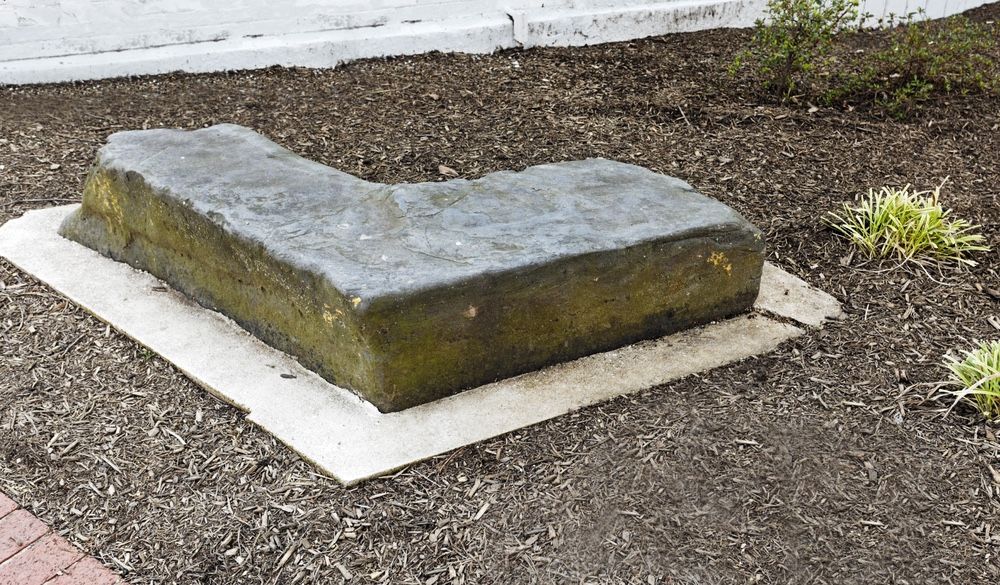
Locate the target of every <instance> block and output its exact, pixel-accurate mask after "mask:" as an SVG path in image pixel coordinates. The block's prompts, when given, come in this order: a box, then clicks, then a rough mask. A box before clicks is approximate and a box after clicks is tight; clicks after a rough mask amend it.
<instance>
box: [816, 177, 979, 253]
mask: <svg viewBox="0 0 1000 585" xmlns="http://www.w3.org/2000/svg"><path fill="white" fill-rule="evenodd" d="M940 194H941V187H940V186H939V187H937V188H936V189H934V190H932V191H911V190H910V187H909V185H907V186H906V187H903V188H902V189H898V188H893V187H883V188H882V189H881V190H879V191H877V192H876V191H875V190H870V191H869V192H868V196H867V197H864V198H863V199H862V200H861V201H860V202H859V204H858V205H850V204H844V207H843V209H842V210H841V212H840V213H835V212H833V213H829V214H828V215H827V216H826V218H825V220H826V222H827V223H828V224H829V225H830V226H831V227H832V228H833V229H834V230H835V231H837V232H838V233H840V234H841V235H843V236H844V237H846V238H848V239H849V240H850V241H851V242H853V243H854V244H855V245H857V246H858V247H859V248H860V249H861V250H862V251H863V252H864V253H865V254H866V255H867V256H868V257H869V258H890V257H897V258H899V259H901V260H903V261H913V262H917V263H922V262H925V261H926V260H927V259H932V260H935V261H939V262H955V263H957V264H958V265H960V266H962V265H966V266H974V265H975V264H976V263H975V262H974V261H973V260H971V259H969V258H967V257H966V255H967V254H968V253H971V252H977V251H986V250H989V247H988V246H986V245H983V244H982V242H983V241H984V238H983V236H982V235H981V234H978V233H976V230H977V227H976V226H974V225H972V224H970V223H969V222H967V221H965V220H963V219H952V218H951V211H950V210H946V209H943V208H942V207H941V204H940Z"/></svg>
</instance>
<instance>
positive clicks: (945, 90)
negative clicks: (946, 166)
mask: <svg viewBox="0 0 1000 585" xmlns="http://www.w3.org/2000/svg"><path fill="white" fill-rule="evenodd" d="M890 28H891V30H890V31H889V43H888V46H887V47H885V48H882V49H879V50H876V51H874V52H873V53H871V54H870V55H869V56H868V57H867V58H866V63H865V65H864V66H863V67H862V68H861V71H860V73H858V74H856V75H855V77H854V79H852V80H851V81H850V82H848V85H851V86H854V87H855V88H861V89H862V90H863V91H864V92H865V93H868V94H869V95H872V96H873V97H874V101H875V103H876V105H878V106H881V107H882V108H884V109H885V110H887V111H889V112H890V113H891V114H893V115H896V116H897V117H906V116H908V115H909V114H911V113H912V112H913V111H914V110H915V109H916V108H917V107H918V106H919V104H920V103H922V102H924V101H927V100H929V99H931V98H933V97H934V96H936V95H953V94H962V95H964V94H969V93H983V92H992V91H995V90H996V89H997V88H998V87H1000V82H998V80H1000V68H998V65H997V60H996V59H995V58H993V57H992V52H993V51H994V50H995V48H996V39H995V37H994V34H993V31H992V29H991V27H990V26H989V25H984V24H979V23H976V22H973V21H971V20H969V19H968V18H967V17H965V16H955V17H952V18H947V19H944V20H940V21H931V20H927V19H926V18H925V15H924V13H923V11H920V12H917V13H911V14H909V15H907V16H906V17H905V18H903V19H900V20H898V21H896V22H890Z"/></svg>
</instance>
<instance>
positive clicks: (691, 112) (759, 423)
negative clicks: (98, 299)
mask: <svg viewBox="0 0 1000 585" xmlns="http://www.w3.org/2000/svg"><path fill="white" fill-rule="evenodd" d="M973 16H974V18H975V19H977V20H980V21H985V20H991V19H997V18H1000V6H998V5H993V6H990V7H986V8H984V9H980V10H978V11H976V12H975V13H973ZM747 38H748V35H747V33H746V32H745V31H729V30H721V31H711V32H702V33H696V34H686V35H674V36H667V37H662V38H654V39H648V40H643V41H637V42H628V43H617V44H610V45H602V46H597V47H590V48H574V49H536V50H528V51H506V52H503V53H499V54H496V55H492V56H464V55H440V54H433V55H427V56H421V57H415V58H399V59H388V60H369V61H362V62H357V63H354V64H351V65H348V66H345V67H341V68H338V69H335V70H328V71H309V70H283V69H274V70H267V71H260V72H246V73H238V74H214V75H167V76H159V77H149V78H141V79H131V80H116V81H104V82H97V83H83V84H73V85H57V86H45V87H25V88H6V89H0V220H6V219H10V218H13V217H16V216H18V215H20V214H21V213H23V212H24V211H26V210H28V209H32V208H37V207H43V206H47V205H56V204H61V203H65V202H73V201H77V200H78V199H79V197H80V187H81V184H82V181H83V178H84V175H85V173H86V171H87V168H88V165H89V164H90V163H91V161H92V160H93V157H94V153H95V150H96V149H97V148H98V147H99V146H100V145H101V144H102V143H103V141H104V140H105V138H106V137H107V135H108V134H109V133H111V132H114V131H116V130H122V129H135V128H148V127H157V126H173V127H184V128H193V127H198V126H203V125H208V124H214V123H217V122H235V123H238V124H243V125H246V126H249V127H252V128H254V129H256V130H258V131H260V132H262V133H264V134H265V135H267V136H269V137H271V138H272V139H274V140H276V141H278V142H279V143H282V144H284V145H285V146H287V147H288V148H291V149H292V150H294V151H296V152H299V153H301V154H303V155H305V156H308V157H311V158H314V159H316V160H319V161H321V162H323V163H325V164H329V165H332V166H334V167H336V168H338V169H341V170H344V171H346V172H349V173H353V174H356V175H359V176H361V177H363V178H365V179H371V180H375V181H383V182H400V181H420V180H435V179H440V178H444V177H441V176H440V175H439V171H438V167H439V165H446V166H447V167H450V168H452V169H455V170H456V171H458V173H460V174H461V176H463V177H476V176H479V175H482V174H484V173H487V172H490V171H495V170H499V169H520V168H524V167H526V166H529V165H532V164H537V163H545V162H552V161H561V160H569V159H579V158H584V157H591V156H602V157H607V158H612V159H617V160H621V161H625V162H630V163H636V164H639V165H643V166H646V167H649V168H651V169H654V170H657V171H660V172H664V173H668V174H671V175H676V176H679V177H681V178H683V179H685V180H687V181H689V182H691V183H692V184H694V185H695V186H696V187H698V188H699V189H700V190H701V191H703V192H704V193H706V194H708V195H711V196H714V197H717V198H719V199H721V200H723V201H725V202H726V203H728V204H730V205H732V206H733V207H735V208H737V209H738V210H739V211H741V212H742V213H744V214H745V215H746V216H747V217H748V218H749V219H750V220H751V221H753V222H755V223H756V224H757V225H758V226H760V227H761V228H762V229H763V230H764V231H765V232H766V235H767V241H768V246H769V250H768V255H769V258H770V260H771V261H773V262H775V263H777V264H779V265H781V266H782V267H784V268H785V269H786V270H789V271H791V272H793V273H795V274H798V275H800V276H801V277H802V278H804V279H806V280H808V281H809V282H810V283H812V284H814V285H816V286H818V287H820V288H822V289H824V290H826V291H828V292H830V293H832V294H834V295H835V296H837V297H838V298H839V299H840V300H841V301H842V302H843V303H844V307H845V309H846V310H847V312H848V316H847V319H846V320H844V321H841V322H837V323H834V324H832V325H830V326H829V327H827V328H826V329H825V330H823V331H819V332H814V333H811V334H809V335H807V336H805V337H803V338H800V339H798V340H795V341H793V342H789V343H786V344H785V345H783V346H781V347H780V348H779V349H778V350H776V351H774V352H773V353H772V354H770V355H767V356H764V357H760V358H756V359H751V360H747V361H744V362H742V363H738V364H735V365H732V366H728V367H724V368H720V369H717V370H714V371H711V372H708V373H705V374H703V375H700V376H692V377H689V378H687V379H685V380H682V381H680V382H677V383H673V384H669V385H666V386H663V387H660V388H655V389H652V390H650V391H648V392H645V393H642V394H641V395H639V396H634V397H629V398H622V399H619V400H616V401H613V402H611V403H608V404H605V405H602V406H599V407H594V408H589V409H587V410H585V411H582V412H580V413H576V414H573V415H568V416H564V417H561V418H559V419H557V420H554V421H551V422H548V423H545V424H540V425H537V426H534V427H532V428H529V429H525V430H523V431H519V432H516V433H513V434H511V435H508V436H505V437H502V438H498V439H495V440H492V441H488V442H486V443H482V444H477V445H474V446H471V447H467V448H465V449H462V450H460V451H458V452H454V453H450V454H448V455H445V456H442V457H439V458H437V459H435V460H431V461H427V462H424V463H421V464H418V465H414V466H412V467H410V468H408V469H406V470H404V471H402V472H400V473H398V474H396V475H394V476H392V477H389V478H385V479H381V480H375V481H371V482H368V483H365V484H363V485H361V486H359V487H355V488H351V489H345V488H343V487H341V486H339V485H338V484H337V483H336V482H335V481H332V480H330V479H328V478H325V477H323V476H321V475H319V474H317V472H316V471H315V470H314V469H313V467H312V466H310V465H309V464H308V463H306V462H304V461H302V460H300V459H299V458H298V457H297V456H296V455H294V454H293V453H291V452H290V451H289V450H288V449H286V448H285V447H283V446H281V445H279V444H276V443H275V441H274V440H273V439H272V438H271V437H270V436H268V435H267V434H265V433H263V432H261V431H260V430H258V429H257V428H255V427H254V426H253V425H251V424H249V423H248V422H246V421H245V420H244V417H243V415H242V414H241V413H240V412H238V411H237V410H235V409H233V408H231V407H229V406H226V405H223V404H220V403H218V402H217V401H215V400H213V399H212V398H211V397H210V396H209V395H208V394H207V393H205V392H204V391H202V390H201V389H200V388H198V387H197V386H195V385H194V384H193V383H191V382H190V381H188V380H187V379H185V378H184V377H183V376H182V375H181V374H179V373H178V372H177V371H176V370H175V369H174V368H172V367H171V366H170V365H168V364H166V363H165V362H163V361H162V360H160V359H159V358H157V357H155V356H153V355H151V354H150V353H149V352H148V351H146V350H145V349H143V348H142V347H140V346H137V345H136V344H134V343H132V342H131V341H129V340H128V339H126V338H125V337H124V336H122V335H120V334H118V333H116V332H114V331H111V330H109V329H108V328H107V327H106V326H105V325H103V324H102V323H100V322H99V321H98V320H97V319H95V318H94V317H92V316H90V315H89V314H87V313H85V312H84V311H83V310H81V309H79V308H78V307H76V306H74V305H72V304H71V303H69V302H68V301H66V300H65V299H64V298H62V297H60V296H59V295H57V294H55V293H53V292H52V291H50V290H49V289H48V288H46V287H45V286H42V285H40V284H39V283H37V282H36V281H34V280H32V279H31V278H30V277H28V276H26V275H25V274H23V273H21V272H19V271H18V270H16V269H15V268H13V267H12V266H11V265H10V264H8V263H5V262H0V490H2V491H4V492H7V493H8V494H10V495H11V496H12V497H14V499H16V500H17V501H19V502H20V503H22V504H23V505H25V506H26V507H28V508H29V509H30V510H32V511H33V512H35V513H36V514H37V515H39V516H40V517H42V518H43V519H44V520H46V521H48V522H50V523H52V524H53V525H54V526H55V527H56V528H57V529H58V530H59V531H61V532H62V533H63V534H65V535H67V537H68V538H70V539H71V540H73V541H74V542H76V543H78V544H80V545H81V546H82V547H84V548H85V549H87V550H88V551H91V552H93V553H94V554H96V555H97V556H98V557H99V558H101V559H102V560H103V561H104V562H105V563H107V564H108V565H109V566H112V567H115V568H116V569H118V570H119V571H121V572H122V573H123V574H124V575H125V576H126V577H127V578H129V579H130V580H132V581H134V582H136V583H173V582H177V583H338V582H340V581H341V580H344V579H350V580H351V582H352V583H367V582H380V583H425V584H428V585H430V584H432V583H463V582H464V583H476V584H480V583H504V584H510V583H640V584H647V583H652V584H656V583H717V582H718V583H742V582H748V583H813V582H815V583H853V582H869V583H946V582H948V583H963V584H970V583H984V584H985V583H990V584H992V583H997V582H1000V560H998V559H1000V442H998V439H997V434H998V433H1000V430H998V428H997V426H996V425H995V424H992V425H991V423H988V422H985V421H984V420H982V419H981V418H980V417H979V416H978V415H976V414H975V413H974V412H973V411H972V410H971V409H969V408H965V407H961V408H959V409H957V410H956V411H955V412H954V413H953V414H952V415H950V416H948V417H941V416H940V415H939V413H938V409H939V407H940V406H942V404H940V403H936V402H934V401H923V400H921V399H920V396H921V395H923V394H926V393H927V391H928V387H925V386H918V387H916V388H915V389H912V390H910V391H909V392H904V391H905V390H906V389H907V388H908V387H910V386H911V385H913V384H923V383H930V382H935V381H939V380H942V379H944V378H945V377H946V376H947V373H946V371H945V370H944V368H943V367H942V366H941V359H942V356H943V355H944V354H945V353H946V352H948V351H949V350H953V349H954V348H968V347H970V346H971V344H972V340H974V339H979V338H981V339H990V338H996V337H997V336H998V335H1000V331H998V329H1000V317H998V315H1000V294H997V293H996V290H995V289H997V288H1000V275H998V270H1000V258H998V254H996V253H992V254H979V255H978V256H977V257H976V259H977V260H979V262H980V264H979V266H977V267H976V268H974V269H972V270H970V271H967V272H957V271H955V270H952V269H942V270H936V269H929V270H923V269H919V268H914V267H910V266H902V267H899V266H896V265H895V264H883V265H879V264H875V263H866V262H863V261H862V259H861V258H859V257H857V256H856V255H852V254H851V253H850V250H849V248H848V247H847V246H846V245H845V243H844V242H843V241H842V240H839V239H838V238H837V237H835V236H834V235H833V234H832V233H831V232H830V231H828V230H827V229H825V228H824V227H823V225H822V223H821V221H820V218H821V215H822V214H823V213H824V212H826V211H828V210H832V209H835V208H837V207H838V206H839V205H840V204H841V203H842V202H845V201H850V200H852V199H853V198H854V197H855V196H856V195H858V194H860V193H863V192H865V191H867V189H868V188H870V187H879V186H881V185H885V184H894V185H902V184H906V183H912V184H913V185H915V186H917V187H920V188H929V187H933V186H936V185H938V184H940V183H941V182H942V181H943V180H944V179H945V178H946V177H947V178H948V182H947V185H946V187H945V189H944V195H943V197H944V203H945V205H947V206H949V207H952V208H953V209H954V210H955V213H956V214H957V215H958V216H961V217H964V218H967V219H969V220H970V221H972V222H974V223H978V224H981V225H982V226H984V227H983V233H984V234H985V235H986V236H987V238H988V240H989V243H990V244H991V245H992V246H993V247H994V249H997V248H1000V100H997V99H996V98H993V97H987V96H969V97H962V98H957V97H956V98H948V99H943V100H939V101H938V102H936V103H934V104H931V105H930V106H929V107H928V108H927V109H926V110H925V111H924V112H922V113H921V114H920V115H919V117H917V118H915V119H912V120H910V121H906V122H900V121H896V120H892V119H888V118H885V117H879V116H877V115H876V114H874V113H872V112H868V113H861V112H857V111H853V112H852V111H843V110H835V109H819V110H815V111H810V108H809V107H808V104H790V105H786V106H776V105H773V104H768V103H767V102H766V101H763V100H761V99H759V98H757V97H755V96H754V94H753V93H752V92H751V91H749V89H747V88H746V87H743V86H739V85H737V84H733V83H732V82H730V81H729V80H728V79H727V78H726V75H725V69H726V67H727V65H728V63H729V60H730V59H731V57H732V55H733V54H734V53H735V51H737V50H738V49H739V48H740V47H741V46H742V44H743V43H744V42H745V41H746V39H747ZM991 291H993V292H991ZM191 343H194V344H197V343H200V340H197V339H192V340H191Z"/></svg>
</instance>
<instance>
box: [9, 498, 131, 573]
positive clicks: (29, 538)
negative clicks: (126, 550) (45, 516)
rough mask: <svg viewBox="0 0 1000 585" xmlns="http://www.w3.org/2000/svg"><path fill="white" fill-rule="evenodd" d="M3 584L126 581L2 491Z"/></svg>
mask: <svg viewBox="0 0 1000 585" xmlns="http://www.w3.org/2000/svg"><path fill="white" fill-rule="evenodd" d="M0 585H125V582H124V581H122V580H121V578H119V577H118V576H117V575H115V574H114V573H113V572H111V571H110V570H109V569H108V568H107V567H105V566H104V565H102V564H101V563H99V562H98V561H97V560H96V559H94V558H93V557H88V556H86V555H84V554H83V552H81V551H80V550H79V549H78V548H76V547H75V546H73V545H72V544H70V543H69V542H68V541H67V540H66V539H65V538H63V537H61V536H59V535H58V534H56V533H54V532H52V531H51V530H49V527H48V526H46V525H45V524H44V523H43V522H42V521H41V520H39V519H38V518H35V517H34V516H33V515H32V514H31V513H30V512H28V511H27V510H25V509H23V508H20V507H18V505H17V504H16V503H14V501H13V500H11V499H10V498H8V497H7V496H5V495H4V494H2V493H0Z"/></svg>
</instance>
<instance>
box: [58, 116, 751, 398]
mask: <svg viewBox="0 0 1000 585" xmlns="http://www.w3.org/2000/svg"><path fill="white" fill-rule="evenodd" d="M61 233H62V234H63V235H64V236H66V237H68V238H70V239H73V240H76V241H78V242H80V243H83V244H84V245H87V246H89V247H91V248H94V249H96V250H98V251H99V252H101V253H102V254H105V255H107V256H110V257H112V258H114V259H116V260H119V261H123V262H127V263H128V264H131V265H132V266H135V267H137V268H140V269H143V270H146V271H148V272H150V273H152V274H154V275H156V276H158V277H160V278H162V279H164V280H165V281H167V282H169V283H170V284H171V285H172V286H174V287H175V288H177V289H178V290H180V291H182V292H184V293H185V294H187V295H189V296H190V297H191V298H193V299H195V300H196V301H198V302H199V303H201V304H203V305H205V306H207V307H209V308H213V309H216V310H218V311H220V312H222V313H224V314H226V315H228V316H229V317H231V318H233V319H234V320H235V321H236V322H238V323H239V324H240V325H241V326H243V327H244V328H246V329H247V330H249V331H250V332H251V333H253V334H255V335H256V336H258V337H260V338H261V339H263V340H264V341H266V342H267V343H269V344H270V345H272V346H275V347H277V348H279V349H281V350H283V351H286V352H287V353H289V354H292V355H294V356H296V357H298V358H299V360H300V361H301V362H302V363H303V364H304V365H305V366H306V367H308V368H310V369H312V370H314V371H316V372H317V373H319V374H320V375H321V376H323V377H324V378H326V379H328V380H329V381H331V382H333V383H334V384H337V385H340V386H343V387H347V388H350V389H352V390H354V391H355V392H357V393H358V394H359V395H361V396H362V397H364V398H365V399H367V400H369V401H370V402H372V403H373V404H375V405H376V406H377V407H378V408H379V409H380V410H382V411H396V410H401V409H404V408H408V407H411V406H415V405H419V404H422V403H425V402H428V401H431V400H434V399H437V398H441V397H444V396H448V395H450V394H453V393H455V392H459V391H461V390H463V389H466V388H469V387H474V386H477V385H481V384H483V383H488V382H490V381H493V380H496V379H499V378H504V377H509V376H512V375H516V374H519V373H523V372H527V371H531V370H534V369H538V368H540V367H543V366H546V365H549V364H553V363H557V362H560V361H565V360H570V359H574V358H577V357H581V356H584V355H587V354H590V353H594V352H597V351H602V350H607V349H612V348H614V347H619V346H622V345H625V344H629V343H633V342H635V341H638V340H642V339H649V338H655V337H659V336H662V335H665V334H667V333H671V332H674V331H677V330H679V329H683V328H687V327H691V326H695V325H699V324H703V323H706V322H709V321H712V320H716V319H719V318H723V317H727V316H730V315H733V314H737V313H740V312H743V311H746V310H748V309H749V307H750V306H751V305H752V303H753V301H754V299H755V298H756V296H757V291H758V287H759V283H760V274H761V268H762V264H763V257H762V248H763V242H762V240H761V235H760V232H759V231H758V230H757V229H756V228H754V227H753V226H752V225H750V224H749V223H748V222H746V220H744V219H743V218H742V217H740V216H739V215H738V214H736V213H735V212H733V211H732V210H731V209H729V208H727V207H725V206H724V205H722V204H720V203H718V202H717V201H714V200H711V199H709V198H707V197H704V196H702V195H699V194H697V193H696V192H694V190H693V189H691V188H690V186H688V185H686V184H685V183H683V182H681V181H678V180H676V179H672V178H670V177H665V176H662V175H657V174H655V173H652V172H650V171H647V170H645V169H641V168H639V167H634V166H632V165H625V164H622V163H615V162H612V161H605V160H600V159H597V160H587V161H575V162H571V163H561V164H554V165H542V166H539V167H532V168H529V169H526V170H525V171H522V172H519V173H512V172H502V173H494V174H492V175H487V176H485V177H483V178H481V179H478V180H475V181H463V180H455V181H449V182H446V183H422V184H414V185H395V186H388V185H377V184H372V183H367V182H364V181H361V180H359V179H356V178H354V177H351V176H349V175H346V174H344V173H339V172H337V171H335V170H333V169H330V168H328V167H323V166H322V165H318V164H316V163H312V162H309V161H306V160H304V159H301V158H299V157H297V156H295V155H294V154H292V153H290V152H288V151H286V150H284V149H282V148H280V147H278V146H277V145H275V144H273V143H271V142H270V141H268V140H266V139H264V138H263V137H260V136H259V135H256V134H254V133H253V132H251V131H249V130H247V129H244V128H240V127H236V126H217V127H212V128H208V129H203V130H198V131H195V132H181V131H143V132H128V133H120V134H117V135H114V136H112V138H111V139H110V141H109V145H108V146H106V147H105V148H104V149H102V151H101V154H100V155H99V158H98V162H97V164H96V166H95V168H94V170H93V171H92V173H91V175H90V177H89V179H88V181H87V184H86V186H85V189H84V196H83V205H82V206H81V208H80V209H79V210H78V211H77V212H75V213H74V214H73V215H72V216H70V217H69V218H68V219H67V221H66V222H65V223H64V225H63V227H62V229H61Z"/></svg>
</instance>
